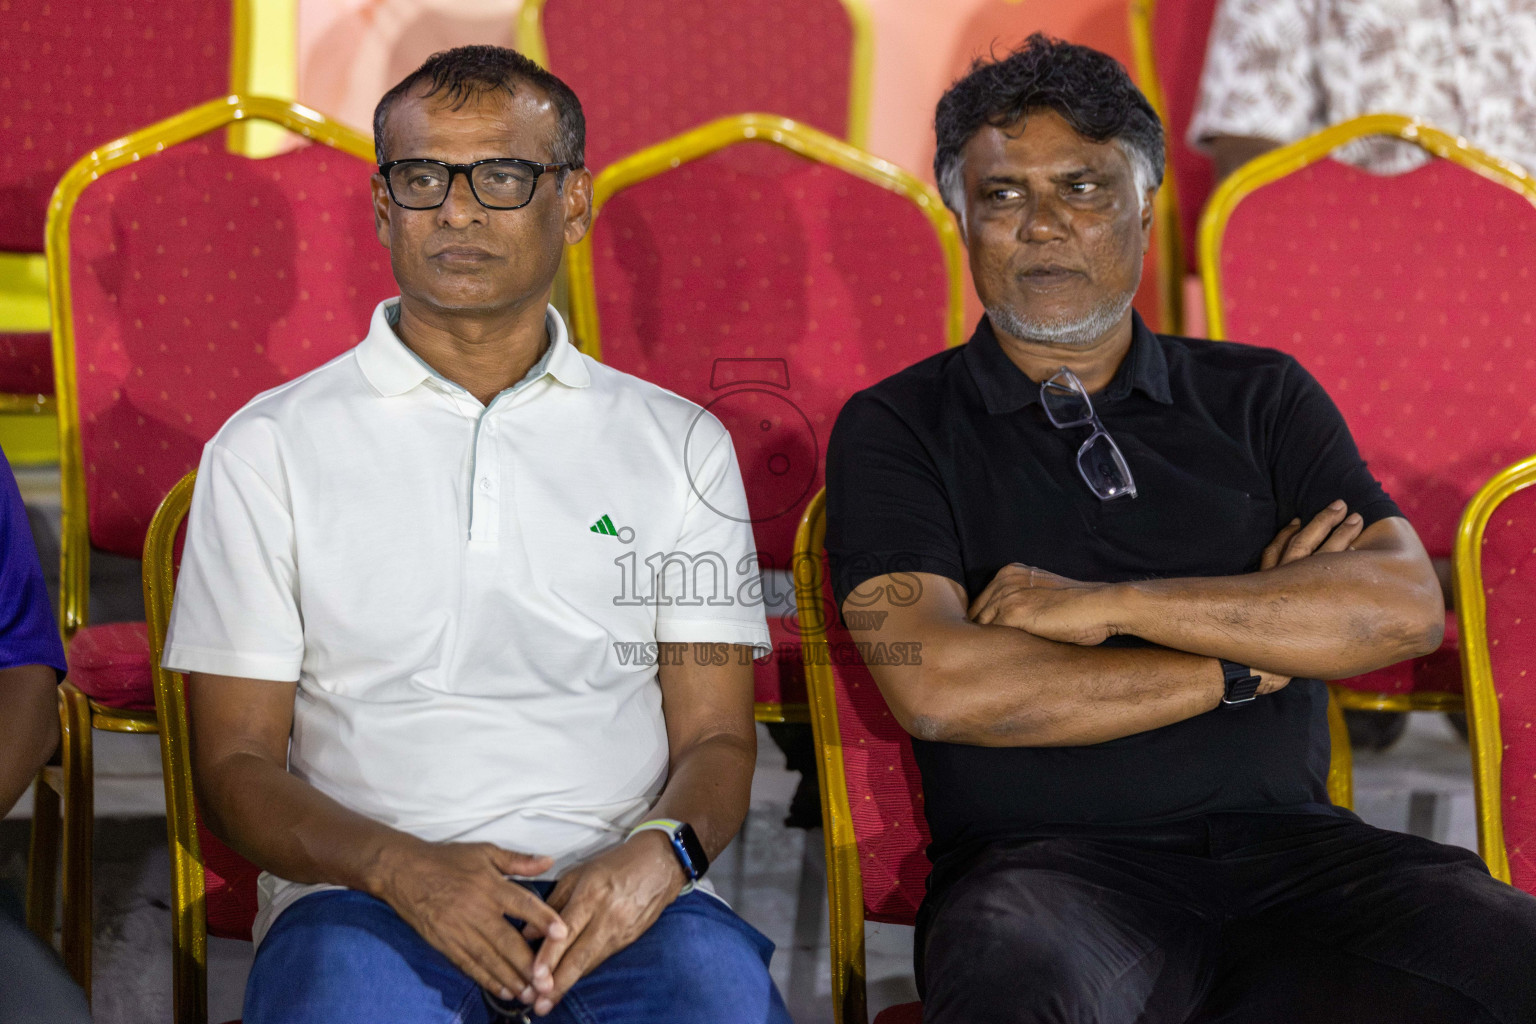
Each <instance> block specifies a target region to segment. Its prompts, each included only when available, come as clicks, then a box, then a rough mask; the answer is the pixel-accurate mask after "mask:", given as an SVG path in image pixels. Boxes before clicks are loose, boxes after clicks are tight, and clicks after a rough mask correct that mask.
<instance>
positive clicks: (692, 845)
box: [677, 822, 709, 878]
mask: <svg viewBox="0 0 1536 1024" xmlns="http://www.w3.org/2000/svg"><path fill="white" fill-rule="evenodd" d="M677 841H678V842H679V843H681V844H682V846H683V851H684V852H685V853H687V854H688V862H689V863H690V864H692V865H693V877H694V878H702V877H703V876H704V872H706V871H708V870H709V855H708V854H707V853H705V852H704V844H703V843H701V842H699V837H698V835H697V834H695V833H694V831H693V826H692V825H689V824H687V823H686V822H685V823H683V824H682V825H681V826H679V827H678V830H677Z"/></svg>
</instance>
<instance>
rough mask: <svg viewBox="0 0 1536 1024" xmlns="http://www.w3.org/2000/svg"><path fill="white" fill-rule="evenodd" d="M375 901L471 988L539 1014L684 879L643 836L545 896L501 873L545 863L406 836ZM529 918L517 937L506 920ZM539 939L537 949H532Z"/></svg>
mask: <svg viewBox="0 0 1536 1024" xmlns="http://www.w3.org/2000/svg"><path fill="white" fill-rule="evenodd" d="M380 861H381V864H380V870H379V876H380V882H379V885H378V887H377V888H378V891H377V893H376V894H377V895H379V896H380V897H381V898H382V899H384V901H385V902H386V903H388V904H389V905H390V906H391V907H393V908H394V910H395V912H396V913H398V914H399V915H400V916H401V918H403V919H404V920H405V922H406V923H407V924H409V925H410V926H411V927H412V928H414V929H415V930H416V932H417V934H419V935H420V936H421V937H422V938H424V939H425V940H426V941H427V942H429V943H431V944H432V946H434V947H435V948H436V949H437V950H438V951H439V952H441V953H443V954H444V955H445V956H447V957H448V959H450V960H452V961H453V962H454V964H455V965H457V966H458V968H459V969H460V970H462V971H464V973H466V974H468V975H469V976H470V977H471V978H472V979H474V981H475V983H476V984H478V985H480V986H481V987H482V988H484V989H485V990H486V991H488V992H491V993H493V994H496V995H499V996H500V997H501V998H502V999H513V998H515V999H517V1000H518V1001H519V1002H521V1003H523V1004H524V1005H525V1006H531V1007H533V1011H534V1013H535V1014H537V1015H539V1016H543V1015H545V1014H547V1013H549V1012H550V1011H551V1010H553V1009H554V1007H555V1004H556V1003H558V1002H559V1001H560V999H561V998H563V997H564V995H565V993H566V992H567V991H569V990H570V988H571V986H572V985H574V984H575V983H576V982H577V981H578V980H579V979H580V978H582V977H583V976H584V975H586V974H587V973H589V972H590V971H591V970H593V969H594V968H596V967H597V966H598V965H599V964H600V963H602V962H603V961H604V960H606V959H607V958H608V957H610V956H612V955H613V954H614V953H616V952H618V951H619V950H621V949H623V948H624V947H625V946H627V945H629V944H630V943H631V942H633V941H635V939H637V938H639V937H640V935H641V934H642V933H643V932H644V931H645V930H646V929H647V928H649V927H650V926H651V925H652V924H653V923H655V921H656V919H657V918H658V917H660V916H661V912H662V911H663V910H664V909H666V907H667V904H669V903H671V902H672V901H673V900H674V899H676V898H677V895H678V893H679V891H681V889H682V887H683V883H684V882H685V881H686V878H685V877H684V874H683V869H682V866H681V865H680V864H679V863H678V861H677V859H676V857H675V856H674V855H673V853H672V850H671V847H670V845H669V844H668V840H667V837H666V836H665V835H663V834H662V833H660V832H655V831H650V832H642V833H640V834H639V835H637V836H635V837H634V839H632V840H630V841H629V842H627V843H621V844H620V845H618V846H616V847H614V848H613V849H611V850H607V851H605V852H604V853H602V854H599V855H598V856H596V857H593V858H592V859H591V860H589V861H586V862H584V863H582V864H579V865H577V866H575V867H573V868H572V869H571V870H569V871H567V872H566V873H565V874H563V875H561V876H560V879H559V881H558V882H556V883H555V887H554V889H553V890H552V891H551V892H550V894H549V898H548V899H547V900H545V899H540V898H539V896H538V894H537V893H534V892H532V891H530V890H529V889H527V888H525V887H524V886H522V885H519V884H517V883H516V882H514V881H510V880H509V879H508V876H523V877H531V876H534V875H538V874H540V873H542V872H545V871H548V870H549V868H550V867H551V865H552V863H553V862H552V861H551V860H550V859H549V858H548V857H536V856H533V855H530V854H526V853H516V852H513V851H510V850H504V849H502V848H500V847H498V846H495V845H493V844H491V843H426V842H422V841H420V840H413V839H409V838H407V839H404V840H402V842H401V843H400V844H398V845H397V846H395V847H392V848H390V849H389V850H387V851H384V852H381V854H380ZM509 917H510V918H516V919H517V920H520V921H524V922H526V923H525V924H524V926H523V928H522V930H521V932H519V931H518V930H517V929H516V928H514V927H513V926H512V923H511V922H510V921H508V920H507V918H509ZM540 939H542V940H543V945H542V946H540V947H539V949H538V951H537V952H536V953H535V952H534V950H533V947H532V945H531V944H532V943H533V942H536V941H537V940H540Z"/></svg>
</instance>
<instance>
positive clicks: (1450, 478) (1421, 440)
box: [1200, 115, 1536, 556]
mask: <svg viewBox="0 0 1536 1024" xmlns="http://www.w3.org/2000/svg"><path fill="white" fill-rule="evenodd" d="M1371 135H1386V136H1396V137H1398V138H1403V139H1408V140H1411V141H1413V142H1416V143H1417V144H1419V145H1420V146H1422V147H1424V148H1425V149H1426V150H1428V151H1429V152H1431V153H1433V154H1434V155H1435V156H1437V157H1439V158H1440V159H1436V160H1432V161H1430V162H1429V163H1428V164H1426V165H1425V166H1423V167H1421V168H1419V169H1417V170H1414V171H1410V172H1408V173H1406V174H1401V175H1396V176H1390V177H1382V176H1379V175H1373V174H1370V173H1368V172H1366V171H1363V170H1360V169H1358V168H1355V167H1352V166H1350V165H1348V164H1344V163H1341V162H1339V161H1337V160H1331V159H1326V158H1327V156H1328V154H1330V153H1332V152H1333V151H1334V150H1336V149H1338V148H1339V147H1340V146H1342V145H1345V144H1346V143H1348V142H1350V141H1352V140H1354V139H1358V138H1361V137H1364V136H1371ZM1200 230H1201V236H1200V246H1201V250H1202V254H1203V255H1202V259H1201V274H1202V277H1203V279H1204V285H1205V301H1206V314H1207V316H1208V318H1209V323H1210V328H1211V336H1212V337H1214V338H1231V339H1234V340H1237V341H1244V342H1251V343H1254V344H1259V345H1269V346H1273V347H1275V348H1280V349H1283V350H1285V351H1287V352H1289V353H1291V354H1292V355H1294V356H1296V358H1297V359H1299V360H1300V361H1301V363H1302V365H1303V366H1305V367H1306V368H1307V369H1308V370H1309V371H1311V373H1312V374H1313V375H1314V376H1315V377H1316V378H1317V379H1318V381H1319V382H1321V383H1322V385H1323V387H1324V388H1325V389H1326V390H1327V391H1328V393H1329V395H1331V396H1332V397H1333V400H1334V401H1335V402H1336V403H1337V404H1338V406H1339V409H1340V410H1341V411H1342V412H1343V414H1344V418H1345V420H1346V421H1347V422H1348V423H1349V426H1350V429H1351V431H1352V432H1353V433H1354V437H1355V440H1356V441H1357V442H1358V444H1359V446H1360V450H1361V452H1362V454H1364V455H1365V457H1366V459H1367V461H1369V463H1370V465H1371V469H1372V471H1373V472H1374V473H1375V475H1376V477H1377V478H1378V479H1379V480H1381V482H1382V484H1383V485H1384V486H1385V487H1386V489H1387V491H1388V493H1390V494H1391V495H1392V496H1393V497H1394V498H1395V499H1396V501H1397V503H1398V505H1399V507H1401V508H1402V510H1403V512H1404V514H1405V515H1406V516H1407V517H1408V518H1409V520H1410V521H1412V523H1413V525H1414V527H1415V528H1416V529H1417V530H1418V533H1419V536H1420V537H1421V538H1422V539H1423V541H1424V545H1425V547H1426V548H1428V550H1429V552H1430V554H1431V555H1439V556H1449V555H1450V554H1451V549H1452V546H1453V540H1454V537H1455V531H1456V523H1457V520H1458V518H1459V517H1460V515H1461V510H1462V508H1463V506H1465V504H1466V503H1467V501H1468V499H1470V498H1471V497H1472V495H1473V494H1474V493H1476V491H1477V490H1478V488H1480V487H1481V486H1482V485H1483V484H1484V483H1485V482H1486V481H1487V480H1488V479H1489V478H1490V477H1491V476H1493V474H1494V473H1496V472H1498V470H1499V469H1500V468H1501V467H1503V466H1505V465H1508V464H1509V463H1510V462H1512V461H1514V460H1515V459H1517V458H1519V457H1521V456H1522V455H1524V454H1527V453H1528V452H1529V451H1530V450H1531V447H1532V444H1533V441H1532V439H1533V438H1536V402H1533V401H1532V398H1531V395H1532V393H1533V390H1536V346H1533V344H1532V342H1533V336H1536V287H1533V283H1536V279H1533V274H1536V271H1533V269H1532V268H1533V267H1536V181H1532V180H1531V179H1530V178H1529V177H1527V176H1526V175H1525V174H1524V172H1522V171H1520V169H1519V168H1516V167H1514V166H1513V165H1510V164H1505V163H1503V162H1501V161H1498V160H1495V159H1494V158H1492V157H1488V156H1485V155H1484V154H1481V153H1479V152H1477V151H1475V150H1473V149H1471V148H1470V147H1468V146H1466V145H1465V144H1464V143H1462V142H1461V141H1459V140H1457V139H1455V138H1453V137H1451V136H1448V135H1446V134H1444V133H1442V132H1439V131H1437V130H1435V129H1433V128H1431V127H1429V126H1427V125H1422V124H1419V123H1416V122H1414V121H1411V120H1409V119H1407V118H1404V117H1397V116H1393V115H1371V116H1369V117H1363V118H1358V119H1356V120H1353V121H1348V122H1345V123H1343V124H1340V125H1335V126H1334V127H1332V128H1327V129H1324V130H1323V131H1322V132H1319V133H1318V134H1316V135H1313V136H1311V137H1309V138H1307V139H1303V140H1302V141H1300V142H1297V143H1294V144H1292V145H1290V146H1286V147H1283V148H1281V149H1278V150H1275V151H1274V152H1272V153H1269V154H1266V155H1265V156H1263V157H1261V158H1259V159H1258V160H1255V161H1253V162H1252V163H1250V164H1248V165H1246V166H1245V167H1243V168H1241V169H1240V170H1239V171H1237V172H1236V173H1234V174H1233V175H1232V176H1231V177H1230V178H1228V179H1227V180H1226V181H1225V182H1223V183H1222V185H1221V187H1220V188H1218V189H1217V191H1216V194H1215V195H1214V196H1213V197H1212V199H1211V203H1210V206H1209V208H1208V209H1207V211H1206V215H1205V219H1204V220H1203V221H1202V224H1201V229H1200Z"/></svg>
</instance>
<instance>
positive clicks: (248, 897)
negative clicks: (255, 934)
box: [197, 815, 261, 942]
mask: <svg viewBox="0 0 1536 1024" xmlns="http://www.w3.org/2000/svg"><path fill="white" fill-rule="evenodd" d="M197 842H198V845H199V846H200V847H201V849H202V853H203V891H204V893H205V894H206V896H207V900H208V902H207V905H206V910H207V915H208V934H209V935H217V936H219V938H222V939H244V940H245V941H246V942H249V941H251V925H252V923H253V922H255V920H256V878H257V876H258V875H260V874H261V869H260V868H258V867H257V866H256V865H254V864H252V863H251V862H250V861H248V860H246V859H245V858H244V857H242V856H240V855H239V854H238V853H236V852H235V851H234V850H231V849H230V848H229V847H227V846H225V845H224V844H223V842H221V841H220V840H219V839H218V838H216V837H215V836H214V834H213V833H212V832H209V831H208V829H207V827H206V826H205V825H204V824H203V819H202V816H201V815H199V816H198V819H197Z"/></svg>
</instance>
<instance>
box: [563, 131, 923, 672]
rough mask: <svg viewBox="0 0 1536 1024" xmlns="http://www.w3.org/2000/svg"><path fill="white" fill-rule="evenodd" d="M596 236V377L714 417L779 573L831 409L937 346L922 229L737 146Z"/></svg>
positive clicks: (622, 203) (658, 182)
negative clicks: (630, 377)
mask: <svg viewBox="0 0 1536 1024" xmlns="http://www.w3.org/2000/svg"><path fill="white" fill-rule="evenodd" d="M593 232H594V238H593V245H592V259H593V274H594V279H595V282H596V286H597V303H598V323H599V327H600V331H601V339H602V356H603V361H604V362H606V363H609V364H610V365H613V366H615V367H617V368H619V369H621V370H625V371H627V372H630V373H634V374H637V375H638V376H641V377H644V378H645V379H647V380H650V381H654V382H656V383H657V384H660V385H661V386H662V387H665V388H669V389H671V390H672V391H675V392H677V393H678V394H680V395H682V396H684V397H685V398H689V399H692V400H693V401H695V402H698V403H700V404H701V405H704V406H706V407H707V408H708V409H709V411H710V412H712V413H713V414H715V415H716V416H718V417H719V418H720V420H721V422H722V423H724V424H725V426H726V427H727V428H728V429H729V430H730V431H731V434H732V436H733V438H734V440H735V442H736V456H737V459H738V461H739V462H740V465H741V471H742V478H743V480H744V482H745V484H746V489H747V498H748V501H749V503H750V506H751V511H752V517H753V520H754V530H755V533H756V537H757V546H758V554H759V556H760V557H761V558H762V560H763V564H764V565H765V566H768V567H771V568H773V567H776V568H786V567H788V565H789V562H790V558H791V556H792V554H793V550H794V536H795V526H796V524H797V523H798V522H799V518H800V515H801V513H802V512H803V511H804V509H805V506H806V503H807V502H809V501H810V499H811V497H812V496H813V495H814V494H815V493H816V491H817V490H818V489H819V488H820V487H821V485H822V465H821V460H822V459H823V458H824V457H825V455H826V446H827V436H828V434H829V433H830V432H831V429H832V424H833V421H834V420H835V419H836V418H837V413H838V411H839V410H840V409H841V408H842V406H843V402H845V401H846V400H847V399H848V396H850V395H851V394H853V392H855V391H857V390H859V389H861V388H865V387H868V386H870V385H871V384H874V383H875V382H876V381H879V380H881V379H882V378H884V377H886V376H889V375H890V374H892V373H895V372H896V371H897V370H899V369H902V368H903V367H906V366H909V365H910V364H912V363H914V362H916V361H917V360H919V359H921V358H923V357H924V356H928V355H931V354H932V353H934V352H937V351H938V350H940V349H941V348H943V346H944V343H945V332H944V317H945V311H946V306H945V303H946V301H947V294H948V293H947V287H948V278H947V276H946V271H945V265H944V261H943V255H942V250H941V249H940V247H939V241H938V236H937V235H936V233H935V231H934V228H933V226H932V224H931V223H930V222H929V220H928V219H927V217H926V216H925V215H924V214H923V213H922V211H921V210H919V209H918V208H917V207H916V206H914V205H913V204H912V203H911V202H910V201H909V200H907V199H905V198H904V197H902V196H900V195H898V194H897V193H895V192H890V191H888V190H886V189H884V188H881V187H880V186H878V185H874V184H871V183H869V182H866V181H864V180H863V179H860V178H855V177H854V176H852V175H850V174H847V173H844V172H843V171H840V170H837V169H835V168H832V167H828V166H825V165H821V164H816V163H812V162H810V161H808V160H804V159H802V158H800V157H798V156H796V155H794V154H792V153H789V152H788V151H786V150H784V149H781V148H780V147H778V146H774V145H771V144H769V143H762V142H744V143H740V144H737V145H734V146H730V147H727V148H726V149H724V150H721V151H719V152H717V153H714V154H712V155H710V156H707V157H704V158H702V159H700V160H697V161H694V162H692V163H687V164H683V165H682V166H681V167H679V168H677V169H676V170H672V171H669V172H667V173H665V174H662V175H659V176H657V177H654V178H650V179H648V180H646V181H643V182H640V183H639V184H636V185H634V186H632V187H630V188H627V189H625V190H624V191H622V192H619V193H618V194H616V195H614V196H613V197H612V198H611V199H610V200H609V201H608V203H607V204H606V205H605V206H604V207H603V209H602V212H601V214H600V215H599V216H598V218H597V220H596V221H595V223H594V224H593ZM777 639H778V637H777V636H776V641H777ZM784 639H788V640H790V641H791V643H793V642H795V641H796V640H797V637H795V636H788V637H784ZM776 648H777V643H776ZM757 682H758V690H757V693H758V700H759V701H778V700H780V699H781V691H780V684H779V668H778V667H777V666H776V665H774V664H772V663H768V664H764V665H759V668H758V680H757ZM793 692H795V693H797V694H802V695H803V686H802V685H800V684H798V683H797V684H796V687H795V689H794V691H793ZM785 699H794V700H800V699H803V696H797V697H794V698H789V697H788V696H787V695H786V697H785Z"/></svg>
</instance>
